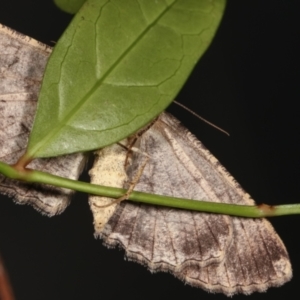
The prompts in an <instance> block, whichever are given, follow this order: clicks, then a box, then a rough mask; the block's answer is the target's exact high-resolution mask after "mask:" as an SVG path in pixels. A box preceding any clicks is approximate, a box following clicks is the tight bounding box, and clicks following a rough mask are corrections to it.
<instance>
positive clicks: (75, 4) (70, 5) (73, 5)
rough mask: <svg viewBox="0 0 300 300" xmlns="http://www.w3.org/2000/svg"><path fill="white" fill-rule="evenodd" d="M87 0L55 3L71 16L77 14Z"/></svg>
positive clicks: (58, 1) (61, 0)
mask: <svg viewBox="0 0 300 300" xmlns="http://www.w3.org/2000/svg"><path fill="white" fill-rule="evenodd" d="M85 1H86V0H54V3H55V4H56V5H57V6H58V7H59V8H60V9H61V10H63V11H65V12H67V13H69V14H76V13H77V12H78V10H79V9H80V7H81V6H82V5H83V3H84V2H85Z"/></svg>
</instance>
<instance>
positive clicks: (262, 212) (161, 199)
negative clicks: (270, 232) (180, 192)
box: [0, 162, 300, 218]
mask: <svg viewBox="0 0 300 300" xmlns="http://www.w3.org/2000/svg"><path fill="white" fill-rule="evenodd" d="M0 173H2V174H3V175H4V176H6V177H9V178H11V179H17V180H22V181H26V182H31V183H32V182H35V183H43V184H50V185H54V186H58V187H62V188H67V189H71V190H75V191H78V192H84V193H88V194H94V195H98V196H103V197H109V198H116V199H117V198H120V197H122V196H123V195H124V194H125V193H126V190H125V189H120V188H113V187H104V186H100V185H96V184H91V183H86V182H82V181H76V180H71V179H67V178H63V177H59V176H55V175H51V174H48V173H44V172H40V171H36V170H28V169H24V170H16V169H15V168H13V167H11V166H10V165H7V164H5V163H3V162H0ZM128 200H131V201H134V202H141V203H147V204H154V205H161V206H168V207H176V208H181V209H187V210H195V211H202V212H210V213H219V214H226V215H232V216H239V217H250V218H261V217H275V216H283V215H292V214H300V204H286V205H278V206H270V205H266V204H261V205H237V204H226V203H214V202H207V201H196V200H189V199H181V198H173V197H167V196H160V195H154V194H148V193H142V192H132V193H131V194H130V196H129V199H128Z"/></svg>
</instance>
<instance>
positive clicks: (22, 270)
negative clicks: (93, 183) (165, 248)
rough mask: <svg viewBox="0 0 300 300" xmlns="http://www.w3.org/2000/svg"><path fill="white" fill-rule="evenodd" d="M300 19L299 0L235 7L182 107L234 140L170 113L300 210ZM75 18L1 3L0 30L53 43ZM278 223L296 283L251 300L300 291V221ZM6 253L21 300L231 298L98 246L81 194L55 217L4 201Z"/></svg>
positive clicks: (258, 188) (232, 165) (234, 2)
mask: <svg viewBox="0 0 300 300" xmlns="http://www.w3.org/2000/svg"><path fill="white" fill-rule="evenodd" d="M299 11H300V4H299V1H297V0H294V1H292V0H289V1H286V0H277V1H276V0H259V1H258V0H251V1H250V0H249V1H248V0H247V1H246V0H230V1H228V5H227V9H226V12H225V16H224V19H223V22H222V24H221V26H220V29H219V31H218V34H217V35H216V37H215V39H214V42H213V43H212V45H211V47H210V48H209V50H208V52H207V53H206V54H205V55H204V57H203V59H201V61H200V62H199V64H198V65H197V67H196V69H195V70H194V72H193V74H192V75H191V77H190V78H189V80H188V82H187V84H186V85H185V87H184V88H183V90H182V92H181V93H180V95H179V96H178V97H177V100H178V101H180V102H182V103H184V104H185V105H187V106H188V107H189V108H191V109H192V110H194V111H195V112H197V113H199V114H200V115H202V116H203V117H205V118H207V119H208V120H210V121H212V122H214V123H216V124H217V125H219V126H221V127H222V128H224V129H225V130H227V131H229V132H230V134H231V137H229V138H228V137H226V136H225V135H223V134H221V133H220V132H218V131H216V130H215V129H213V128H211V127H209V126H208V125H206V124H204V123H202V122H201V121H199V120H198V119H196V118H194V117H193V116H191V115H190V114H189V113H188V112H186V111H183V110H182V109H181V108H179V107H177V106H176V105H174V104H173V105H172V106H171V107H170V111H171V112H172V113H173V114H174V115H176V117H177V118H178V119H180V120H181V121H182V122H183V124H184V125H185V126H186V127H188V128H189V129H190V130H191V131H192V132H193V133H194V134H196V135H197V137H198V138H199V139H200V140H201V141H202V142H203V143H204V144H205V145H206V147H207V148H208V149H210V150H211V152H212V153H213V154H214V155H215V156H216V157H217V158H218V159H219V160H220V161H221V163H222V164H223V165H224V166H225V167H226V168H227V169H228V170H229V171H230V173H231V174H232V175H233V176H234V177H235V178H236V179H237V181H238V182H239V183H240V184H241V185H242V186H243V187H244V189H245V190H246V191H247V192H249V193H250V194H251V195H252V197H253V198H254V199H255V200H256V201H257V202H258V203H262V202H264V203H269V204H279V203H297V202H300V191H299V189H298V180H299V175H300V174H299V170H300V169H299V156H298V153H299V150H300V146H299V122H298V120H299V113H298V111H299V110H298V103H297V102H299V99H300V98H299V95H300V93H299V89H298V87H299V84H298V87H297V83H298V82H299V67H300V66H299V53H300V51H299V50H300V47H299V45H298V42H299V34H300V30H299V29H300V25H299V21H298V13H299ZM70 20H71V16H69V15H67V14H65V13H63V12H61V11H59V10H58V9H56V7H55V6H54V5H53V4H52V1H51V0H43V1H40V0H25V1H24V0H6V1H1V8H0V23H3V24H5V25H7V26H9V27H11V28H13V29H15V30H17V31H20V32H22V33H24V34H26V35H29V36H31V37H34V38H35V39H37V40H40V41H42V42H44V43H47V44H50V45H52V41H57V39H58V38H59V36H60V35H61V33H62V32H63V30H64V29H65V27H66V26H67V24H68V23H69V21H70ZM84 177H85V180H88V177H87V175H85V176H84ZM271 221H272V224H273V225H274V227H275V228H276V230H277V232H278V234H279V235H280V236H281V237H282V239H283V241H284V243H285V245H286V247H287V249H288V251H289V253H290V257H291V261H292V265H293V270H294V277H293V279H292V281H291V282H290V283H287V284H286V285H284V286H283V287H281V288H272V289H270V290H269V291H268V292H267V293H266V294H258V293H255V294H253V295H251V296H250V297H249V298H250V299H267V298H270V299H271V298H274V296H278V297H281V296H293V292H294V293H297V292H298V290H299V281H300V260H299V253H300V244H299V239H298V235H299V224H300V216H288V217H280V218H274V219H272V220H271ZM0 252H1V254H2V257H3V259H4V261H5V264H6V267H7V270H8V272H9V274H10V278H11V281H12V285H13V288H14V291H15V294H16V298H17V299H19V300H21V299H31V300H35V299H37V300H38V299H100V298H103V299H117V298H121V297H122V298H124V297H126V296H128V297H130V298H131V299H140V298H143V299H165V298H168V299H172V298H173V299H175V298H179V297H185V299H201V298H202V299H203V298H205V299H225V296H223V295H219V294H217V295H213V294H208V293H206V292H204V291H202V290H200V289H196V288H192V287H190V286H187V285H184V284H183V283H182V282H181V281H179V280H177V279H175V278H173V277H172V276H171V275H169V274H164V273H159V274H155V275H153V274H151V273H150V272H149V271H147V270H146V268H144V267H142V266H140V265H138V264H136V263H132V262H127V261H125V260H124V254H123V252H122V251H118V250H109V249H106V248H105V247H104V246H102V244H101V241H99V240H95V239H94V238H93V226H92V215H91V213H90V211H89V207H88V203H87V196H86V195H76V196H75V197H74V199H73V201H72V203H71V205H70V206H69V207H68V209H67V210H66V211H65V212H64V213H63V214H62V215H60V216H56V217H53V218H48V217H45V216H42V215H40V214H39V213H38V212H36V211H35V210H33V209H32V208H31V207H29V206H19V205H16V204H14V203H13V202H12V201H11V200H10V199H8V198H6V197H4V196H1V201H0ZM242 297H244V296H243V295H241V296H236V297H235V299H240V298H242Z"/></svg>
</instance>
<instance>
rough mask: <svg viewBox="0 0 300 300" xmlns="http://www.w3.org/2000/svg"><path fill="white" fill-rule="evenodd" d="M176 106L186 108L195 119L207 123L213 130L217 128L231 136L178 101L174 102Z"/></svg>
mask: <svg viewBox="0 0 300 300" xmlns="http://www.w3.org/2000/svg"><path fill="white" fill-rule="evenodd" d="M173 102H174V103H175V104H177V105H179V106H181V107H182V108H184V109H185V110H186V111H188V112H189V113H191V114H192V115H194V116H195V117H197V118H198V119H200V120H201V121H203V122H205V123H206V124H208V125H210V126H212V127H213V128H216V129H217V130H219V131H221V132H223V133H225V134H226V135H228V136H230V134H229V133H228V132H227V131H225V130H224V129H222V128H220V127H219V126H217V125H215V124H214V123H211V122H209V121H208V120H206V119H204V118H203V117H201V116H199V115H198V114H197V113H195V112H194V111H192V110H191V109H189V108H188V107H186V106H185V105H183V104H181V103H180V102H177V101H175V100H174V101H173Z"/></svg>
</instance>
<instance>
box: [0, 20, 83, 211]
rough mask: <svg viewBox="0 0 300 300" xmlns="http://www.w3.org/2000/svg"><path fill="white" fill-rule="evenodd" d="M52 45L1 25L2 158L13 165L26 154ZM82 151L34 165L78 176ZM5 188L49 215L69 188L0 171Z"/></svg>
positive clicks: (3, 190) (62, 204)
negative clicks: (36, 182) (34, 182)
mask: <svg viewBox="0 0 300 300" xmlns="http://www.w3.org/2000/svg"><path fill="white" fill-rule="evenodd" d="M50 52H51V48H50V47H48V46H46V45H43V44H42V43H39V42H37V41H35V40H33V39H31V38H29V37H27V36H24V35H22V34H20V33H18V32H16V31H14V30H12V29H9V28H7V27H5V26H3V25H1V24H0V128H1V132H0V160H1V161H3V162H5V163H8V164H13V163H15V162H17V160H18V159H19V158H20V157H21V155H22V154H23V153H24V152H25V149H26V145H27V141H28V136H29V133H30V130H31V128H32V124H33V120H34V115H35V111H36V106H37V98H38V92H39V89H40V85H41V81H42V78H43V73H44V70H45V66H46V63H47V60H48V57H49V55H50ZM83 161H84V156H83V155H82V154H75V155H69V156H64V157H59V158H50V159H36V160H34V161H33V162H32V163H30V164H29V165H28V167H29V168H32V169H37V170H40V171H44V172H49V173H52V174H55V175H58V176H63V177H68V178H72V179H77V178H78V176H79V174H80V173H81V171H82V169H83V165H84V163H83ZM0 192H1V193H3V194H6V195H8V196H10V197H12V198H14V200H15V201H16V202H17V203H19V204H31V205H32V206H33V207H34V208H36V209H37V210H39V211H40V212H42V213H44V214H47V215H49V216H51V215H55V214H58V213H61V212H62V211H63V210H64V209H65V208H66V206H67V205H68V203H69V198H70V196H71V194H72V192H71V191H70V190H66V189H62V188H55V187H50V186H45V185H34V188H32V185H31V184H30V185H29V184H26V183H23V182H19V181H16V180H11V179H8V178H5V177H4V176H2V175H0Z"/></svg>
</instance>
